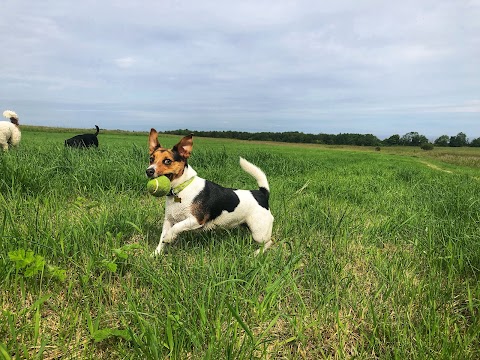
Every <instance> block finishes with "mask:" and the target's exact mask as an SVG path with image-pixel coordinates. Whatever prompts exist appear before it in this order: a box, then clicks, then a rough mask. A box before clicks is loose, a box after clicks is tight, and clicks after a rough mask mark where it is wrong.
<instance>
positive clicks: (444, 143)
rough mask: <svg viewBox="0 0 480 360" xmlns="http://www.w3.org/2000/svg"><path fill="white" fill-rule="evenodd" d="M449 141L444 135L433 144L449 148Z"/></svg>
mask: <svg viewBox="0 0 480 360" xmlns="http://www.w3.org/2000/svg"><path fill="white" fill-rule="evenodd" d="M449 140H450V138H449V137H448V135H442V136H440V137H438V138H437V139H436V140H435V141H434V142H433V143H434V144H435V145H436V146H448V141H449Z"/></svg>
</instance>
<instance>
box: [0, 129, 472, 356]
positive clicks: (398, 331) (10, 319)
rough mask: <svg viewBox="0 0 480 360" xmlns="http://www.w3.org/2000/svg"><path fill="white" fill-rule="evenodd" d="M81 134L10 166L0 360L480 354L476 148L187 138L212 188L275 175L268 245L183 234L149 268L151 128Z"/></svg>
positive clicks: (153, 209) (155, 228)
mask: <svg viewBox="0 0 480 360" xmlns="http://www.w3.org/2000/svg"><path fill="white" fill-rule="evenodd" d="M82 132H84V131H82ZM91 132H93V131H91ZM74 133H76V132H75V131H69V132H68V131H67V130H65V129H63V130H62V129H42V128H33V127H30V128H28V127H27V128H24V130H23V132H22V142H21V144H20V146H19V147H18V148H17V149H12V150H10V151H9V152H6V153H0V311H1V312H0V359H1V358H3V359H322V358H326V359H330V358H335V359H349V358H359V359H392V358H394V359H429V358H432V359H478V358H480V281H479V280H480V150H476V149H472V148H469V149H463V148H462V149H447V148H442V149H440V148H435V149H434V150H432V151H422V150H420V149H418V148H415V149H413V148H382V149H381V150H380V151H376V150H375V149H374V148H353V147H346V146H345V147H328V146H321V145H295V144H278V143H258V142H248V141H233V140H221V139H207V138H194V149H193V155H192V157H191V159H190V160H189V163H190V164H191V165H192V166H193V167H194V168H195V169H196V170H197V172H198V173H199V175H200V176H201V177H204V178H206V179H209V180H211V181H214V182H217V183H219V184H222V185H224V186H228V187H234V188H252V189H253V188H256V182H255V180H254V179H253V178H251V177H250V176H249V175H247V174H245V173H244V172H243V171H242V170H241V168H240V166H239V165H238V160H239V156H242V157H244V158H246V159H247V160H249V161H251V162H253V163H255V164H256V165H258V166H259V167H261V168H262V169H263V170H264V171H265V173H266V174H267V177H268V179H269V182H270V187H271V198H270V199H271V209H272V213H273V215H274V216H275V223H274V228H273V238H274V242H275V244H274V246H273V247H272V248H271V249H270V250H268V251H267V252H266V253H265V254H262V255H259V256H257V257H255V256H254V251H255V250H256V249H257V244H256V243H255V242H254V241H253V240H252V239H251V236H250V234H249V232H248V231H247V230H246V229H244V228H238V229H230V230H221V229H219V230H216V231H212V232H201V231H200V232H190V233H184V234H182V235H181V236H180V237H179V239H178V240H177V241H176V242H175V243H174V244H172V245H170V246H168V245H167V247H166V251H165V253H164V254H162V255H161V256H159V257H155V258H152V257H150V254H151V252H152V251H153V250H154V249H155V247H156V245H157V243H158V239H159V236H160V233H161V225H162V221H163V212H164V206H163V201H162V199H158V198H155V197H152V196H150V195H149V194H148V193H147V192H146V182H147V180H146V177H145V175H144V173H145V169H146V167H147V166H148V149H147V133H126V132H125V133H124V132H104V131H102V132H100V134H99V141H100V147H99V148H98V149H88V150H76V149H66V148H64V146H63V141H64V140H65V139H66V138H68V137H70V136H72V135H74ZM179 138H180V137H177V136H170V135H169V136H160V142H161V143H162V145H163V146H172V145H174V144H175V143H176V142H177V141H178V140H179Z"/></svg>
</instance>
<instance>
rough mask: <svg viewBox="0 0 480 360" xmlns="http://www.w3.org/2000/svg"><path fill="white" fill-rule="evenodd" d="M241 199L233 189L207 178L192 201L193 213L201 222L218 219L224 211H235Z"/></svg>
mask: <svg viewBox="0 0 480 360" xmlns="http://www.w3.org/2000/svg"><path fill="white" fill-rule="evenodd" d="M239 203H240V199H239V198H238V196H237V194H235V192H234V191H233V189H228V188H224V187H222V186H220V185H217V184H215V183H213V182H211V181H208V180H205V187H204V188H203V190H202V191H200V193H198V195H197V196H195V199H193V202H192V213H193V215H194V216H195V217H196V218H197V220H198V222H199V223H200V224H204V223H205V222H207V221H211V220H214V219H216V218H217V217H218V216H220V215H221V214H222V212H223V211H228V212H233V211H235V209H236V207H237V206H238V204H239Z"/></svg>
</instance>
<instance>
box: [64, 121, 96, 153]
mask: <svg viewBox="0 0 480 360" xmlns="http://www.w3.org/2000/svg"><path fill="white" fill-rule="evenodd" d="M95 127H96V128H97V132H96V133H95V134H81V135H75V136H74V137H71V138H70V139H67V140H65V146H70V147H74V148H88V147H90V146H95V147H98V139H97V135H98V132H99V131H100V129H99V128H98V126H97V125H95Z"/></svg>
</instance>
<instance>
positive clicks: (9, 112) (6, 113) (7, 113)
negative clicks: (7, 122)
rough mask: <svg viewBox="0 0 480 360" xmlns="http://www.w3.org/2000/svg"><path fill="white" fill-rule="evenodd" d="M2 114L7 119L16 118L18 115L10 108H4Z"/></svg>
mask: <svg viewBox="0 0 480 360" xmlns="http://www.w3.org/2000/svg"><path fill="white" fill-rule="evenodd" d="M3 116H5V117H6V118H7V119H10V118H12V117H13V118H15V119H17V120H18V115H17V113H16V112H15V111H12V110H5V111H4V112H3Z"/></svg>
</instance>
